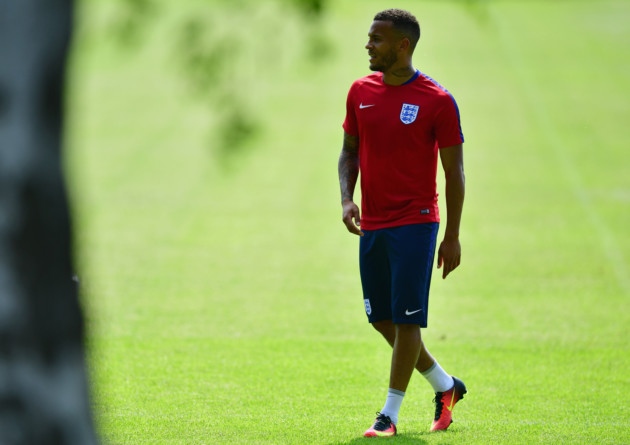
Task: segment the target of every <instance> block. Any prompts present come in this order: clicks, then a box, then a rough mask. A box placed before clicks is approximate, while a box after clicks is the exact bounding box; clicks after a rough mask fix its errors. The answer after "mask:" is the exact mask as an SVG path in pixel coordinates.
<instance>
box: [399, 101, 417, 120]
mask: <svg viewBox="0 0 630 445" xmlns="http://www.w3.org/2000/svg"><path fill="white" fill-rule="evenodd" d="M418 110H420V107H419V106H418V105H411V104H403V106H402V110H400V120H401V121H402V123H403V124H405V125H409V124H410V123H412V122H413V121H415V120H416V117H418Z"/></svg>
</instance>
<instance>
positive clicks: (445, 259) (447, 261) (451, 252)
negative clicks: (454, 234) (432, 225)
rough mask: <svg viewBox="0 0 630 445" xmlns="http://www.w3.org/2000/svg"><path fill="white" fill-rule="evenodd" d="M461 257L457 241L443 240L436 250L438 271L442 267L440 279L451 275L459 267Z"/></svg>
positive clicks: (455, 239) (460, 249)
mask: <svg viewBox="0 0 630 445" xmlns="http://www.w3.org/2000/svg"><path fill="white" fill-rule="evenodd" d="M461 257H462V247H461V245H460V244H459V239H457V238H454V239H447V238H444V240H443V241H442V243H441V244H440V248H439V249H438V264H437V267H438V269H439V268H441V267H442V266H444V268H443V269H442V279H444V278H446V276H447V275H448V274H449V273H451V272H452V271H453V270H455V269H456V268H457V266H459V263H460V261H461Z"/></svg>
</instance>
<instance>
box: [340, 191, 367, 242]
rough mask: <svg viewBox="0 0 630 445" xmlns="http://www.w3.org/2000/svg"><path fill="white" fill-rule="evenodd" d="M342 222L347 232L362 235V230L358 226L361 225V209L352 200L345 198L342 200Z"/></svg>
mask: <svg viewBox="0 0 630 445" xmlns="http://www.w3.org/2000/svg"><path fill="white" fill-rule="evenodd" d="M343 223H344V224H345V225H346V228H347V229H348V232H350V233H354V234H355V235H359V236H363V232H362V231H361V229H360V228H359V226H360V225H361V211H360V210H359V206H357V205H356V204H355V203H354V202H353V201H349V200H345V201H344V202H343Z"/></svg>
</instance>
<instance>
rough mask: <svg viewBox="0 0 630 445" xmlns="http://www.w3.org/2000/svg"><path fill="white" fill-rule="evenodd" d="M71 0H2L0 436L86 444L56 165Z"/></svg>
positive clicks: (66, 220) (78, 341)
mask: <svg viewBox="0 0 630 445" xmlns="http://www.w3.org/2000/svg"><path fill="white" fill-rule="evenodd" d="M72 7H73V3H72V1H71V0H0V444H3V445H4V444H7V445H22V444H24V445H26V444H29V445H31V444H37V445H47V444H51V445H52V444H55V445H61V444H63V445H65V444H76V445H92V444H96V443H97V440H96V437H95V433H94V427H93V420H92V415H91V409H90V404H89V397H88V381H87V378H86V369H85V354H84V343H83V341H84V328H83V318H82V313H81V309H80V307H79V301H78V289H77V284H76V283H75V282H74V281H73V280H72V276H73V265H72V245H71V244H72V239H71V228H70V217H69V209H68V202H67V198H66V193H65V186H64V180H63V175H62V164H61V142H62V127H63V98H64V94H63V86H64V85H63V84H64V73H65V64H66V56H67V51H68V45H69V43H70V34H71V28H72Z"/></svg>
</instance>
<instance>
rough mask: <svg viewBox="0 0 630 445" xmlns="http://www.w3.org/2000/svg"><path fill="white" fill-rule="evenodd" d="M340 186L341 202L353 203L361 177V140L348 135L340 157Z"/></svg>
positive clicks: (345, 135) (344, 137) (344, 139)
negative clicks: (355, 189)
mask: <svg viewBox="0 0 630 445" xmlns="http://www.w3.org/2000/svg"><path fill="white" fill-rule="evenodd" d="M338 171H339V186H340V188H341V202H343V201H345V200H350V201H352V197H353V195H354V187H355V186H356V183H357V178H358V177H359V138H358V137H356V136H351V135H349V134H347V133H344V135H343V147H342V149H341V154H340V155H339V165H338Z"/></svg>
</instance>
